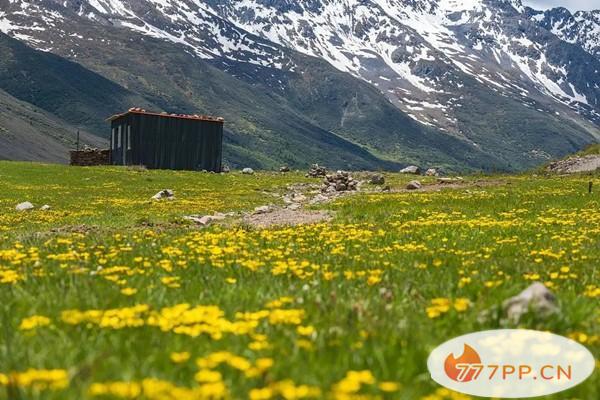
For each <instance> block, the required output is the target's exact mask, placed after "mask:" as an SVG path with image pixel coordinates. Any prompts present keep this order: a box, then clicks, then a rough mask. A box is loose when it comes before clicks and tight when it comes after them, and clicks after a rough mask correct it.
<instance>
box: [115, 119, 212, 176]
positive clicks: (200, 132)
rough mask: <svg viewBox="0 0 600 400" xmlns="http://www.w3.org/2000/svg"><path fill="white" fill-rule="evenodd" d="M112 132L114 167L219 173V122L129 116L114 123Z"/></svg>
mask: <svg viewBox="0 0 600 400" xmlns="http://www.w3.org/2000/svg"><path fill="white" fill-rule="evenodd" d="M112 129H113V132H114V133H115V135H114V136H115V138H114V139H113V140H112V141H111V144H112V145H114V147H112V148H113V153H112V155H113V163H114V164H118V165H144V166H146V167H147V168H155V169H175V170H207V171H215V172H219V171H220V170H221V162H222V161H221V160H222V147H223V123H221V122H213V121H203V120H192V119H185V118H172V117H165V116H159V115H144V114H129V115H125V116H123V117H121V118H118V119H116V120H115V121H113V123H112ZM119 132H120V134H119ZM119 137H120V142H119ZM119 144H120V146H119Z"/></svg>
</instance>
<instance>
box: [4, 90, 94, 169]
mask: <svg viewBox="0 0 600 400" xmlns="http://www.w3.org/2000/svg"><path fill="white" fill-rule="evenodd" d="M79 140H80V145H81V147H83V146H85V145H88V146H91V147H106V140H104V139H102V138H100V137H99V136H96V135H92V134H89V133H87V132H85V131H81V132H80V138H79ZM76 143H77V128H76V127H74V126H72V125H70V124H69V123H67V122H65V121H63V120H60V119H58V118H56V117H55V116H53V115H51V114H49V113H47V112H45V111H44V110H41V109H39V108H37V107H35V106H32V105H31V104H29V103H26V102H22V101H20V100H18V99H15V98H14V97H12V96H11V95H9V94H8V93H6V92H4V91H2V90H0V159H2V160H6V159H8V160H19V161H47V162H61V163H66V162H67V161H68V158H69V150H73V149H75V148H76Z"/></svg>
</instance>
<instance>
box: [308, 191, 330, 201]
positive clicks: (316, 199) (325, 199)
mask: <svg viewBox="0 0 600 400" xmlns="http://www.w3.org/2000/svg"><path fill="white" fill-rule="evenodd" d="M328 200H329V197H327V196H325V195H323V194H321V193H319V194H318V195H316V196H315V197H314V198H313V199H312V200H311V201H310V204H319V203H324V202H326V201H328Z"/></svg>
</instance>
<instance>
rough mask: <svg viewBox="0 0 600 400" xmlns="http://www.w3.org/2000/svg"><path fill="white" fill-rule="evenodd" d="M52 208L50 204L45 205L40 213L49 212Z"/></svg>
mask: <svg viewBox="0 0 600 400" xmlns="http://www.w3.org/2000/svg"><path fill="white" fill-rule="evenodd" d="M51 208H52V207H50V206H49V205H48V204H44V205H43V206H41V207H40V211H49V210H50V209H51Z"/></svg>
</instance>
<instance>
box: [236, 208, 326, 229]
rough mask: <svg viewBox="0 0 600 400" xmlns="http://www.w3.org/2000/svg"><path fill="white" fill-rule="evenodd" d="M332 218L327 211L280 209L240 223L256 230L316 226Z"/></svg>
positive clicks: (246, 217)
mask: <svg viewBox="0 0 600 400" xmlns="http://www.w3.org/2000/svg"><path fill="white" fill-rule="evenodd" d="M332 217H333V216H332V214H331V212H329V211H322V210H303V209H299V210H290V209H288V208H280V209H275V210H273V211H271V212H268V213H265V214H251V215H247V216H245V217H244V218H243V219H242V221H243V222H244V223H246V224H249V225H252V226H253V227H256V228H269V227H272V226H297V225H308V224H316V223H319V222H325V221H329V220H331V218H332Z"/></svg>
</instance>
